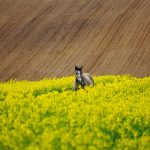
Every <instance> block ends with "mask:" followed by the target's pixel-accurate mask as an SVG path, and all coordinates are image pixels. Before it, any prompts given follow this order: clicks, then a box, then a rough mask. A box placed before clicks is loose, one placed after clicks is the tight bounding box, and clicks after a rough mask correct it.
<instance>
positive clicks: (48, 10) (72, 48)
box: [0, 0, 150, 81]
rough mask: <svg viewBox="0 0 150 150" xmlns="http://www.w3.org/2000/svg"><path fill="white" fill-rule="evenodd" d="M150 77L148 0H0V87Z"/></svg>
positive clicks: (149, 10)
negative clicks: (77, 77)
mask: <svg viewBox="0 0 150 150" xmlns="http://www.w3.org/2000/svg"><path fill="white" fill-rule="evenodd" d="M76 64H83V66H84V71H85V72H90V73H92V74H94V75H108V74H114V75H116V74H131V75H134V76H137V77H144V76H149V75H150V0H42V1H41V0H0V81H7V80H10V79H11V78H12V79H14V78H16V79H18V80H23V79H26V80H39V79H41V78H47V77H62V76H69V75H72V74H73V73H74V65H76Z"/></svg>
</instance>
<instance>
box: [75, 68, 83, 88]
mask: <svg viewBox="0 0 150 150" xmlns="http://www.w3.org/2000/svg"><path fill="white" fill-rule="evenodd" d="M75 76H76V81H77V83H78V84H80V85H81V86H82V87H84V80H83V77H82V67H80V68H79V67H77V66H75Z"/></svg>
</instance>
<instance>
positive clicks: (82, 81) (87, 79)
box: [73, 66, 94, 91]
mask: <svg viewBox="0 0 150 150" xmlns="http://www.w3.org/2000/svg"><path fill="white" fill-rule="evenodd" d="M75 73H76V75H75V80H74V83H73V90H75V91H77V90H78V89H79V86H80V85H81V87H82V88H83V89H84V87H85V86H88V85H92V86H94V80H93V77H92V75H91V74H89V73H82V67H81V68H78V67H76V66H75Z"/></svg>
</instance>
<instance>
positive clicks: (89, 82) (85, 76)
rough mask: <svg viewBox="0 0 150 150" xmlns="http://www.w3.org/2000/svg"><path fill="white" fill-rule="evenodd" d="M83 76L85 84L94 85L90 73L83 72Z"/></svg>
mask: <svg viewBox="0 0 150 150" xmlns="http://www.w3.org/2000/svg"><path fill="white" fill-rule="evenodd" d="M83 77H84V78H85V80H86V82H87V83H86V84H87V85H90V84H91V85H94V79H93V76H92V75H91V74H90V73H83Z"/></svg>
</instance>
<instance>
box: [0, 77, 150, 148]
mask: <svg viewBox="0 0 150 150" xmlns="http://www.w3.org/2000/svg"><path fill="white" fill-rule="evenodd" d="M73 79H74V77H64V78H54V79H43V80H40V81H32V82H31V81H13V80H11V81H9V82H6V83H0V150H24V149H25V150H103V149H104V150H105V149H114V150H118V149H125V150H138V149H139V150H149V148H150V77H145V78H135V77H132V76H129V75H122V76H119V75H118V76H95V77H94V80H95V86H94V87H86V88H85V90H83V89H80V90H78V91H76V92H74V91H73V90H72V82H73Z"/></svg>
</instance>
